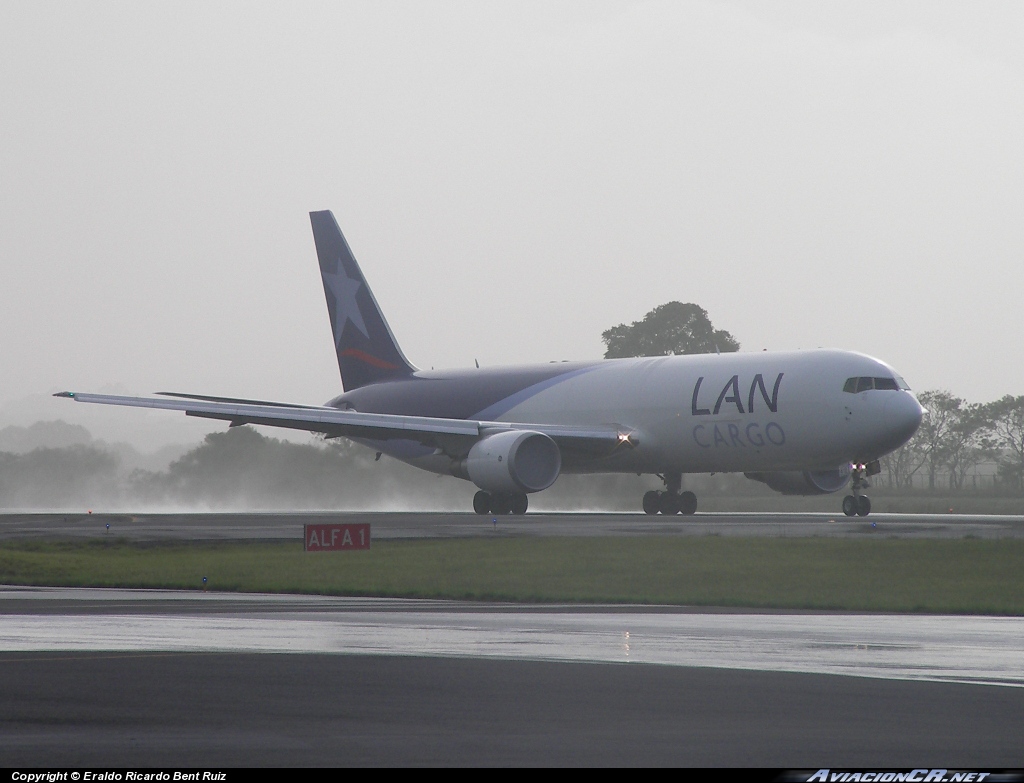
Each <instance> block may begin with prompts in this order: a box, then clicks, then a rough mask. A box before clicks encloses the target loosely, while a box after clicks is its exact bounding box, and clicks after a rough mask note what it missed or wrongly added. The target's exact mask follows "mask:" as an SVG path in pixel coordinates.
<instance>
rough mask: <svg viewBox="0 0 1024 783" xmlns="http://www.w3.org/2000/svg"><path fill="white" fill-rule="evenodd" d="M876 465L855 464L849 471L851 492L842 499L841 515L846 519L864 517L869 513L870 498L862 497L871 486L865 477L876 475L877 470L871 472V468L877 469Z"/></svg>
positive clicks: (875, 463)
mask: <svg viewBox="0 0 1024 783" xmlns="http://www.w3.org/2000/svg"><path fill="white" fill-rule="evenodd" d="M877 465H878V463H877V462H874V463H871V464H870V465H863V464H855V465H853V466H852V468H851V470H850V476H851V477H852V478H851V481H850V489H851V490H852V491H853V494H852V495H847V496H846V497H845V498H843V513H844V514H846V516H848V517H866V516H867V515H868V514H870V513H871V498H869V497H868V496H867V495H862V494H861V492H863V491H864V490H865V489H867V488H868V487H870V486H871V484H870V483H869V482H868V480H867V478H866V476H868V475H871V476H873V475H875V473H878V469H876V470H871V468H872V467H877Z"/></svg>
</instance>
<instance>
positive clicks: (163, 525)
mask: <svg viewBox="0 0 1024 783" xmlns="http://www.w3.org/2000/svg"><path fill="white" fill-rule="evenodd" d="M314 522H368V523H370V525H371V526H372V530H373V537H374V538H376V539H401V538H466V537H481V536H651V535H671V536H706V535H719V536H768V537H774V538H779V537H783V538H785V537H801V536H819V537H822V536H823V537H845V538H858V537H871V536H875V537H877V536H884V537H886V538H965V537H973V538H1024V516H1007V515H1003V516H995V515H991V516H985V515H966V514H872V515H871V516H870V517H864V518H860V517H853V518H849V517H845V516H843V515H842V514H831V515H830V514H821V513H725V512H710V513H709V512H705V513H697V514H696V515H694V516H692V517H683V516H675V517H662V516H647V515H646V514H642V513H636V514H618V513H592V512H579V513H572V514H568V513H565V514H548V513H536V514H533V513H531V514H527V515H525V516H522V517H514V516H502V517H492V516H483V517H482V516H478V515H476V514H472V513H437V512H431V513H397V512H310V513H294V512H290V513H273V512H269V513H252V512H247V513H166V514H151V513H146V514H111V513H100V512H97V513H93V514H89V513H81V514H70V513H59V514H57V513H51V514H45V513H43V514H40V513H7V514H0V540H3V539H15V538H35V539H78V538H96V537H101V536H114V537H119V538H126V539H129V540H134V541H163V540H190V541H215V540H246V541H253V540H263V541H270V540H289V539H290V540H295V541H301V540H302V526H303V524H305V523H314ZM108 525H109V527H108Z"/></svg>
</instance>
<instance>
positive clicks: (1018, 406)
mask: <svg viewBox="0 0 1024 783" xmlns="http://www.w3.org/2000/svg"><path fill="white" fill-rule="evenodd" d="M985 413H986V415H987V418H988V422H989V427H990V428H991V431H992V434H993V436H994V437H995V441H996V445H998V446H1001V447H1002V448H1004V449H1005V450H1006V456H1005V457H1004V458H1003V459H1002V460H1000V462H999V475H1000V476H1002V477H1003V479H1004V480H1006V481H1007V483H1009V484H1012V485H1013V486H1014V487H1016V488H1017V489H1020V488H1021V486H1022V484H1024V396H1021V397H1014V396H1012V395H1009V394H1007V395H1006V396H1005V397H1003V398H1002V399H1001V400H996V401H995V402H990V403H989V404H988V405H986V406H985Z"/></svg>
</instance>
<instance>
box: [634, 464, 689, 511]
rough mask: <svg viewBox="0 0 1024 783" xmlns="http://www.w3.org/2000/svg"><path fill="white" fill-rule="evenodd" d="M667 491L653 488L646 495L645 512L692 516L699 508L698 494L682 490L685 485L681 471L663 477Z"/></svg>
mask: <svg viewBox="0 0 1024 783" xmlns="http://www.w3.org/2000/svg"><path fill="white" fill-rule="evenodd" d="M661 479H662V481H664V482H665V492H657V491H655V490H653V489H652V490H651V491H650V492H648V493H646V494H645V495H644V501H643V505H644V513H645V514H665V515H667V516H672V515H674V514H685V515H687V516H690V515H691V514H693V513H694V512H695V511H696V510H697V496H696V495H694V494H693V493H692V492H689V491H687V492H680V491H679V490H680V489H681V488H682V485H683V476H682V474H681V473H666V474H665V475H664V476H662V477H661Z"/></svg>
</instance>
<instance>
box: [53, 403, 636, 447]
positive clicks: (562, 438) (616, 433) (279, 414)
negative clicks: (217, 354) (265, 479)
mask: <svg viewBox="0 0 1024 783" xmlns="http://www.w3.org/2000/svg"><path fill="white" fill-rule="evenodd" d="M54 396H55V397H67V398H69V399H72V400H75V401H76V402H91V403H98V404H100V405H125V406H128V407H131V408H160V409H163V410H175V411H184V413H185V415H186V416H198V417H200V418H204V419H220V420H222V421H227V422H230V423H231V426H233V427H234V426H238V425H240V424H262V425H265V426H270V427H288V428H290V429H296V430H308V431H310V432H320V433H323V434H325V435H327V436H328V437H340V436H344V437H350V438H363V439H367V440H391V439H402V440H414V441H418V442H420V443H422V444H424V445H427V446H433V447H436V448H441V449H443V450H444V451H445V452H448V453H451V454H452V455H453V456H460V455H464V454H465V453H466V452H468V451H469V449H470V448H471V447H472V445H473V443H475V442H476V441H478V440H479V439H481V438H484V437H486V436H487V435H491V434H494V433H496V432H503V431H507V430H530V431H533V432H542V433H544V434H545V435H547V436H548V437H550V438H551V439H552V440H554V441H555V442H556V443H557V444H558V445H559V446H560V447H562V448H568V449H573V450H577V451H587V452H598V453H600V452H608V453H610V452H611V451H613V450H614V449H615V448H617V447H618V446H620V445H626V446H636V445H637V438H636V435H635V433H633V432H632V431H631V430H630V429H629V428H623V427H619V426H617V425H613V424H609V425H599V426H596V427H592V426H575V425H567V424H528V423H522V422H504V421H477V420H472V419H444V418H434V417H430V416H403V415H396V414H389V413H363V412H361V411H352V410H339V409H337V408H330V407H327V406H321V407H316V406H303V405H288V404H286V403H278V402H266V401H256V400H240V399H234V398H224V397H208V396H205V395H174V396H173V397H172V396H168V397H165V398H154V397H124V396H120V395H114V394H85V393H79V392H59V393H58V394H55V395H54Z"/></svg>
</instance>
